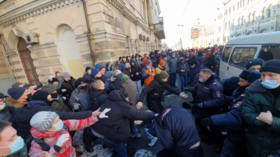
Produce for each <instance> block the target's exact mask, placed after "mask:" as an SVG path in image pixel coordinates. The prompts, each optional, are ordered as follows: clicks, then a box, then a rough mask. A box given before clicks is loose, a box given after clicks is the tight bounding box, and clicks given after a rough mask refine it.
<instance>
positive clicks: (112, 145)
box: [94, 137, 127, 157]
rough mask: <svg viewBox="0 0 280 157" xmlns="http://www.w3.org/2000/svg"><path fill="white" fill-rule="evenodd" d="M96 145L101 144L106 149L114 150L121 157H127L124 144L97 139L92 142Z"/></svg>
mask: <svg viewBox="0 0 280 157" xmlns="http://www.w3.org/2000/svg"><path fill="white" fill-rule="evenodd" d="M94 142H95V143H96V144H102V145H104V146H107V147H108V148H111V149H114V150H115V151H116V152H118V155H119V156H121V157H127V152H126V147H125V144H124V143H120V142H117V141H113V140H110V139H107V138H105V137H104V138H98V139H96V140H95V141H94Z"/></svg>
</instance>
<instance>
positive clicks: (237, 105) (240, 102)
mask: <svg viewBox="0 0 280 157" xmlns="http://www.w3.org/2000/svg"><path fill="white" fill-rule="evenodd" d="M240 105H242V101H238V102H237V103H236V104H234V106H233V107H235V108H236V107H239V106H240Z"/></svg>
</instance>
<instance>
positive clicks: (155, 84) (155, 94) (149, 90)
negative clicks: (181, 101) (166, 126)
mask: <svg viewBox="0 0 280 157" xmlns="http://www.w3.org/2000/svg"><path fill="white" fill-rule="evenodd" d="M165 89H166V90H168V91H169V92H171V93H174V94H176V95H179V94H180V92H179V91H177V90H175V89H173V88H171V87H170V86H169V85H168V84H167V82H163V81H162V80H161V79H160V77H159V74H157V75H155V77H154V80H153V81H152V82H151V83H150V84H149V85H148V86H147V87H145V88H144V89H143V90H142V92H141V95H140V99H139V101H140V102H143V101H144V97H145V95H147V101H148V104H149V109H150V110H152V111H154V112H155V113H159V112H160V108H159V104H160V102H161V100H163V92H164V90H165Z"/></svg>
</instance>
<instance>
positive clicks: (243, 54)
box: [229, 47, 257, 69]
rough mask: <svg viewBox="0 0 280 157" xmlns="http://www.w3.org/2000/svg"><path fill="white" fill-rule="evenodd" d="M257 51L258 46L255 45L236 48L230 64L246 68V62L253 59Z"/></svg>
mask: <svg viewBox="0 0 280 157" xmlns="http://www.w3.org/2000/svg"><path fill="white" fill-rule="evenodd" d="M256 52H257V48H255V47H242V48H241V47H240V48H235V49H234V50H233V53H232V55H231V58H230V62H229V64H230V65H233V66H236V67H239V68H241V69H245V63H246V62H247V61H248V60H250V59H253V58H254V56H255V53H256Z"/></svg>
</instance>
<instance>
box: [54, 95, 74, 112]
mask: <svg viewBox="0 0 280 157" xmlns="http://www.w3.org/2000/svg"><path fill="white" fill-rule="evenodd" d="M52 107H53V108H55V109H56V110H57V111H59V112H72V110H71V109H70V108H69V107H68V106H66V105H65V104H64V102H63V100H62V98H61V97H60V96H58V98H57V99H54V98H53V103H52Z"/></svg>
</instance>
